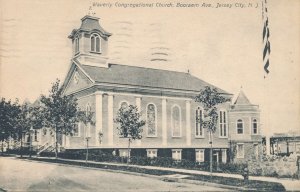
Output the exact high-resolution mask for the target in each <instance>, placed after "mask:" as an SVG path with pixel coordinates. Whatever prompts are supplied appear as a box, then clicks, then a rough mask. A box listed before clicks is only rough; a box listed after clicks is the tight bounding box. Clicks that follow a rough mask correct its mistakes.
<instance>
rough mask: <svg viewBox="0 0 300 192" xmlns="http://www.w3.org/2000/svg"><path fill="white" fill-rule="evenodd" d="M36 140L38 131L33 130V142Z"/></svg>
mask: <svg viewBox="0 0 300 192" xmlns="http://www.w3.org/2000/svg"><path fill="white" fill-rule="evenodd" d="M37 140H38V131H37V130H34V141H37Z"/></svg>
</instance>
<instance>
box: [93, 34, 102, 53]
mask: <svg viewBox="0 0 300 192" xmlns="http://www.w3.org/2000/svg"><path fill="white" fill-rule="evenodd" d="M91 51H92V52H97V53H100V52H101V40H100V37H99V35H97V34H93V35H92V36H91Z"/></svg>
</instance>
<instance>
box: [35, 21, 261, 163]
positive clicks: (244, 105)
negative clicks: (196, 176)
mask: <svg viewBox="0 0 300 192" xmlns="http://www.w3.org/2000/svg"><path fill="white" fill-rule="evenodd" d="M81 21H82V23H81V26H80V27H79V28H78V29H74V30H73V31H72V32H71V34H70V35H69V38H70V40H71V41H72V45H73V46H72V50H73V56H72V58H71V66H70V69H69V71H68V74H67V76H66V79H65V81H64V83H63V89H64V94H66V95H73V96H74V97H76V98H77V99H78V104H79V107H80V108H81V109H83V110H87V111H92V112H94V114H95V122H96V124H95V126H91V125H90V126H87V127H86V126H84V124H82V123H79V124H78V125H77V126H76V128H75V131H74V133H73V135H72V136H65V135H62V136H61V137H59V138H60V139H59V142H60V144H61V145H62V146H63V147H64V148H65V149H66V150H68V149H73V150H76V149H85V148H86V146H87V141H88V145H89V148H92V149H94V150H97V149H99V150H106V151H109V152H112V151H114V150H116V151H117V155H120V156H126V155H127V145H128V144H127V139H126V138H121V137H119V136H118V131H117V128H116V127H117V125H116V124H115V122H114V119H115V118H116V115H117V111H118V109H119V108H120V107H121V106H128V105H136V106H137V107H138V109H139V110H140V112H141V113H142V119H144V120H145V121H146V125H145V126H144V128H143V138H142V139H141V140H136V141H134V142H133V143H132V144H131V148H132V149H131V155H141V156H148V157H173V158H174V159H177V160H181V159H189V160H193V161H198V162H203V161H208V160H209V149H210V144H209V137H208V132H207V131H206V130H204V129H203V127H202V125H201V124H200V123H199V122H197V121H196V119H197V117H200V116H202V114H203V108H202V106H201V104H200V103H197V102H195V99H194V98H195V96H196V95H197V94H199V91H200V90H201V89H203V88H204V87H205V86H211V87H214V88H216V89H217V90H218V92H220V93H221V94H222V95H223V96H224V97H228V98H232V97H233V95H232V94H231V93H228V92H226V91H224V90H222V89H220V88H217V87H215V86H213V85H211V84H209V83H207V82H205V81H203V80H201V79H199V78H197V77H195V76H193V75H191V74H189V73H184V72H175V71H168V70H160V69H151V68H145V67H136V66H128V65H121V64H115V63H110V62H109V54H108V44H109V37H110V36H111V35H112V34H111V33H109V32H107V31H105V30H104V29H103V28H102V27H101V25H100V24H99V18H96V17H92V16H85V17H83V18H82V19H81ZM218 113H219V122H218V128H217V131H216V132H215V133H214V134H213V138H212V140H213V145H212V147H213V157H214V161H217V162H223V163H226V162H228V161H229V159H230V158H229V155H230V152H229V151H235V152H234V153H236V155H235V157H234V161H236V162H243V161H244V160H246V159H247V158H257V159H259V158H260V154H261V152H260V151H261V128H260V111H259V107H258V106H257V105H253V104H251V103H250V101H249V100H248V98H247V97H246V95H245V94H244V92H243V91H241V92H240V93H239V96H238V97H237V99H236V101H235V102H234V103H233V104H232V103H231V102H226V103H224V104H221V105H219V106H218ZM39 136H40V140H41V141H42V143H40V145H41V146H44V147H43V149H44V148H45V145H46V144H47V146H50V145H51V143H53V142H54V140H53V137H52V136H53V134H50V133H47V132H46V133H40V134H39ZM51 139H52V140H51ZM233 149H234V150H233Z"/></svg>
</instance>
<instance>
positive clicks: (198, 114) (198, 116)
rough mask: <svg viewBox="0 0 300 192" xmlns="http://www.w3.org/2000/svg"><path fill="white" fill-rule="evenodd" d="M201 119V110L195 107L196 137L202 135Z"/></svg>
mask: <svg viewBox="0 0 300 192" xmlns="http://www.w3.org/2000/svg"><path fill="white" fill-rule="evenodd" d="M202 120H203V110H202V109H201V108H200V107H198V108H197V109H196V130H195V131H196V133H195V134H196V137H203V126H202Z"/></svg>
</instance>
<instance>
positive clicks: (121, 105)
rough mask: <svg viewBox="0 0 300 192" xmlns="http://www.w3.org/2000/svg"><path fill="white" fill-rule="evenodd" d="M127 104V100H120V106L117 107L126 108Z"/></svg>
mask: <svg viewBox="0 0 300 192" xmlns="http://www.w3.org/2000/svg"><path fill="white" fill-rule="evenodd" d="M128 106H129V104H128V102H127V101H122V102H121V103H120V107H119V108H123V109H125V108H127V107H128Z"/></svg>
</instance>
